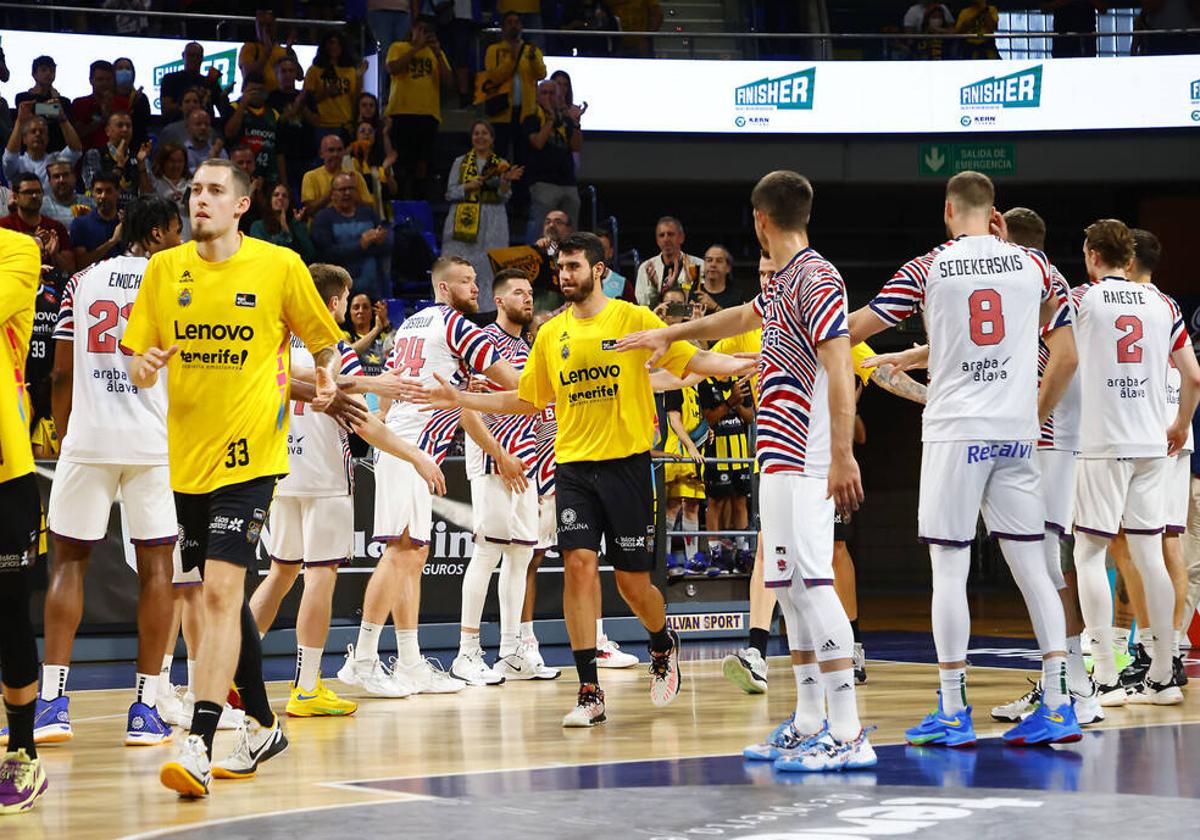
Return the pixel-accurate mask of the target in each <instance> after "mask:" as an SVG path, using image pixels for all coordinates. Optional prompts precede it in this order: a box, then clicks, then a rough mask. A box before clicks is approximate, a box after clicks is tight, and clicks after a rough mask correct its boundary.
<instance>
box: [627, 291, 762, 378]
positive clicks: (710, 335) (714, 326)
mask: <svg viewBox="0 0 1200 840" xmlns="http://www.w3.org/2000/svg"><path fill="white" fill-rule="evenodd" d="M759 326H762V318H760V317H759V315H758V313H757V312H755V311H754V304H752V303H743V304H742V305H741V306H733V307H730V308H729V309H722V310H721V311H720V312H715V313H713V314H712V315H705V316H704V317H703V318H695V319H693V320H691V321H682V322H680V323H678V324H672V325H671V326H669V327H660V328H659V329H654V330H642V331H640V332H634V333H630V334H629V335H627V336H625V337H624V338H622V339H620V340H619V341H617V350H649V351H650V359H649V361H648V363H647V365H648V366H649V367H654V365H655V363H656V362H657V361H658V360H659V359H660V358H661V357H662V355H663V354H664V353H666V352H667V348H668V347H670V346H671V344H672V342H675V341H687V340H691V339H704V340H708V341H715V340H716V339H719V338H729V337H730V336H735V335H741V334H742V333H744V332H749V331H750V330H752V329H754V328H755V327H759Z"/></svg>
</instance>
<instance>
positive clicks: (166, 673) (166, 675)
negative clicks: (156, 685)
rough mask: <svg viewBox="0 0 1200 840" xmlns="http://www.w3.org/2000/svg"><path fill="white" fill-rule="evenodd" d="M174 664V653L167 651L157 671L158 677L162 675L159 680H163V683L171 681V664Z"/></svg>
mask: <svg viewBox="0 0 1200 840" xmlns="http://www.w3.org/2000/svg"><path fill="white" fill-rule="evenodd" d="M174 664H175V654H173V653H168V654H167V655H165V656H164V657H163V661H162V668H161V669H160V670H159V672H158V675H159V676H160V677H162V680H161V682H164V683H169V682H171V666H172V665H174Z"/></svg>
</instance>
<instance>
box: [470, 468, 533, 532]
mask: <svg viewBox="0 0 1200 840" xmlns="http://www.w3.org/2000/svg"><path fill="white" fill-rule="evenodd" d="M471 511H472V513H473V514H474V519H475V539H477V540H479V539H483V540H487V541H488V542H490V543H501V544H504V545H507V544H509V543H513V544H515V545H528V546H534V545H537V541H538V496H537V487H536V486H535V485H534V482H532V481H531V482H529V483H528V484H527V485H526V486H525V490H524V492H522V493H513V492H512V491H510V490H509V489H508V488H507V487H505V486H504V479H502V478H501V477H500V476H498V475H481V476H478V477H476V478H472V479H471Z"/></svg>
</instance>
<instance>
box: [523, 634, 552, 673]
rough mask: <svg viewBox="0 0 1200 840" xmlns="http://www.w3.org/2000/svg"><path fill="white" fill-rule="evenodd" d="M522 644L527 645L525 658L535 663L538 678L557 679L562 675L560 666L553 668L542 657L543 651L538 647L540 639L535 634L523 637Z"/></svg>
mask: <svg viewBox="0 0 1200 840" xmlns="http://www.w3.org/2000/svg"><path fill="white" fill-rule="evenodd" d="M521 644H522V645H524V647H525V658H526V659H528V660H529V661H530V662H532V663H533V667H534V672H535V673H536V675H537V676H535V677H534V679H537V680H556V679H558V678H559V677H561V676H562V671H561V670H559V669H558V668H551V667H550V666H549V665H547V664H546V660H544V659H542V652H541V651H540V650H539V649H538V640H537V638H536V637H534V636H530V637H529V638H526V639H522V640H521Z"/></svg>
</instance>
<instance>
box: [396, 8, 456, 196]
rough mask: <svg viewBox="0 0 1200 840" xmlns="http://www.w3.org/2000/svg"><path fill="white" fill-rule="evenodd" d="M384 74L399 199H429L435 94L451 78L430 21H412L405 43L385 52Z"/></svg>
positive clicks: (438, 117)
mask: <svg viewBox="0 0 1200 840" xmlns="http://www.w3.org/2000/svg"><path fill="white" fill-rule="evenodd" d="M387 69H388V73H390V74H391V76H392V87H391V93H390V94H389V95H388V104H387V115H388V117H390V118H391V140H392V148H393V149H395V150H396V166H395V171H396V183H397V185H398V186H399V190H400V197H401V198H415V199H419V200H426V199H428V198H430V196H429V180H430V176H431V175H432V172H431V169H432V166H433V154H434V148H435V144H436V143H437V134H438V127H439V126H440V125H441V122H442V91H441V89H442V88H443V87H448V86H449V85H450V83H451V81H452V79H453V71H452V70H451V69H450V61H449V60H448V59H447V58H446V54H445V53H444V52H442V48H441V45H440V44H439V42H438V37H437V30H436V29H435V28H434V24H433V20H432V19H431V18H428V17H425V16H424V15H422V16H421V17H419V18H417V21H416V23H415V24H413V28H412V34H411V36H410V40H408V41H397V42H396V43H394V44H392V45H391V47H389V48H388V52H387Z"/></svg>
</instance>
